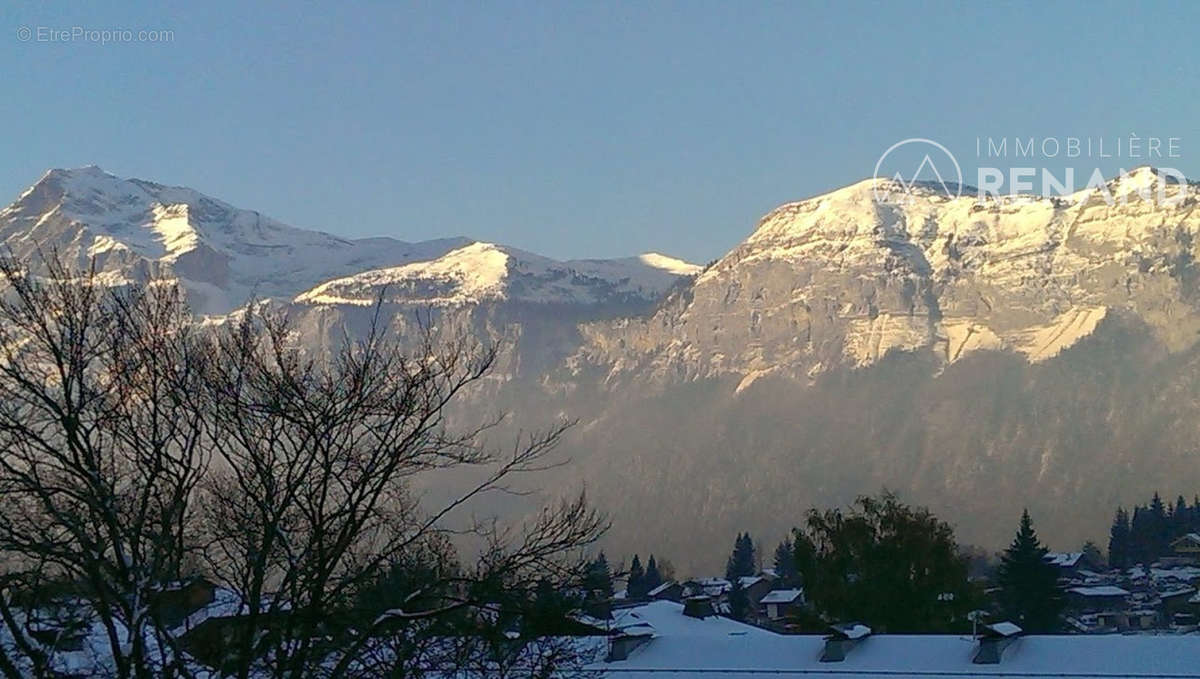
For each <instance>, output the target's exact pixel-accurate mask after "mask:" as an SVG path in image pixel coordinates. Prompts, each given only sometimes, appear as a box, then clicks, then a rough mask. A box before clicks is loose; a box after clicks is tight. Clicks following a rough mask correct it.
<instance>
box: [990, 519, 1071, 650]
mask: <svg viewBox="0 0 1200 679" xmlns="http://www.w3.org/2000/svg"><path fill="white" fill-rule="evenodd" d="M1045 557H1046V548H1045V547H1044V546H1042V544H1041V542H1040V541H1039V540H1038V536H1037V532H1036V531H1034V529H1033V520H1032V519H1030V518H1029V511H1028V510H1026V511H1024V512H1022V514H1021V527H1020V528H1019V529H1018V530H1017V535H1016V537H1015V538H1014V539H1013V542H1012V545H1010V546H1009V548H1008V549H1007V550H1006V551H1005V552H1004V555H1003V556H1002V557H1001V563H1000V568H999V571H998V573H997V582H998V584H999V585H1000V603H1001V606H1002V608H1003V609H1004V612H1005V614H1006V615H1007V616H1008V617H1009V618H1011V619H1012V620H1013V621H1014V622H1016V623H1017V624H1018V625H1020V626H1021V627H1022V628H1023V629H1024V630H1025V631H1027V632H1032V633H1040V634H1045V633H1049V632H1054V631H1055V630H1057V629H1058V616H1059V612H1060V611H1061V610H1062V595H1061V593H1060V592H1059V589H1058V569H1057V568H1055V567H1054V565H1052V564H1049V563H1047V562H1046V558H1045Z"/></svg>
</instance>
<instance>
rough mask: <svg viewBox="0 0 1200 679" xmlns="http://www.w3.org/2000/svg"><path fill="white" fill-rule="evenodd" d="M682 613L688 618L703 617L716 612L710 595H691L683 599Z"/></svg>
mask: <svg viewBox="0 0 1200 679" xmlns="http://www.w3.org/2000/svg"><path fill="white" fill-rule="evenodd" d="M683 614H684V615H686V616H688V617H689V618H700V619H704V618H707V617H709V616H710V615H716V614H717V612H716V610H714V609H713V603H712V597H709V596H692V597H688V598H686V599H684V600H683Z"/></svg>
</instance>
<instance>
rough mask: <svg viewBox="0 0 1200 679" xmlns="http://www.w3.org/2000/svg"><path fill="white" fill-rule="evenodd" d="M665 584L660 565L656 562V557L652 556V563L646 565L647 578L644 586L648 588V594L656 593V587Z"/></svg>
mask: <svg viewBox="0 0 1200 679" xmlns="http://www.w3.org/2000/svg"><path fill="white" fill-rule="evenodd" d="M661 584H663V579H662V575H661V574H659V572H658V563H657V562H656V561H655V560H654V555H653V554H651V555H650V562H649V563H647V564H646V578H645V580H643V586H644V587H645V588H646V594H649V593H650V592H652V591H654V588H655V587H658V586H659V585H661Z"/></svg>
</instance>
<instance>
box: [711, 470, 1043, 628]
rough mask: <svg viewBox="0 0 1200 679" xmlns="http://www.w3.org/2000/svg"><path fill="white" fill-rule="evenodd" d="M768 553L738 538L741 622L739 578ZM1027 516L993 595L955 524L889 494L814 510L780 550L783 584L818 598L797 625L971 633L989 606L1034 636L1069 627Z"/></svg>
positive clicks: (733, 600)
mask: <svg viewBox="0 0 1200 679" xmlns="http://www.w3.org/2000/svg"><path fill="white" fill-rule="evenodd" d="M758 553H759V549H758V547H756V546H755V545H754V543H753V540H752V539H751V537H750V535H749V534H748V533H743V534H739V535H738V537H737V539H736V541H735V544H734V549H733V551H732V553H731V554H730V557H729V560H728V567H727V569H726V576H727V578H728V579H730V581H731V583H733V586H734V589H733V590H732V591H731V592H730V608H731V609H732V616H733V617H735V618H737V617H740V614H744V612H745V608H746V603H745V602H744V601H743V599H742V595H741V593H740V587H739V581H738V578H740V577H743V576H746V575H751V574H753V573H754V572H756V570H755V569H754V566H753V564H754V563H755V562H756V555H757V554H758ZM1046 554H1047V549H1046V547H1045V546H1044V545H1043V544H1042V543H1041V541H1040V540H1039V538H1038V536H1037V533H1036V531H1035V530H1034V527H1033V520H1032V519H1031V518H1030V516H1029V514H1028V512H1025V513H1023V514H1022V516H1021V521H1020V524H1019V526H1018V528H1017V531H1016V534H1015V536H1014V538H1013V541H1012V544H1011V545H1010V546H1009V547H1008V549H1007V550H1005V551H1004V552H1003V554H1002V555H1001V561H1000V564H999V566H998V567H997V569H996V574H995V578H994V583H993V584H994V585H995V586H996V589H995V591H994V596H992V597H990V598H989V596H987V595H986V594H985V591H984V588H983V586H982V584H981V583H979V582H973V581H972V580H971V579H970V578H969V577H968V565H969V562H970V560H971V558H972V555H971V554H970V553H969V551H968V549H967V548H965V547H963V546H961V545H959V544H958V542H957V541H956V540H955V537H954V530H953V528H952V527H951V526H950V525H949V524H948V523H946V522H945V521H942V520H941V519H939V518H937V517H936V516H934V515H933V514H932V513H931V512H930V511H929V510H928V509H927V508H924V507H911V506H909V505H907V504H905V503H903V502H901V501H900V499H899V498H898V497H897V496H896V495H894V494H892V493H890V492H884V493H882V494H881V495H879V496H876V497H860V498H859V499H858V500H857V501H855V503H854V504H853V505H852V506H851V507H850V508H849V509H848V510H842V509H817V508H813V509H811V510H809V512H808V514H807V515H806V517H805V521H804V523H803V524H802V525H801V526H799V527H797V528H795V529H793V530H792V533H791V535H790V536H789V537H788V538H787V539H785V540H784V541H782V542H781V543H780V544H779V545H778V546H777V547H776V548H775V550H774V553H773V566H774V570H775V574H776V576H777V580H776V583H777V586H779V587H797V586H802V587H803V588H804V590H805V594H806V596H807V598H808V601H809V602H810V608H809V611H808V613H806V614H804V615H802V616H801V617H800V618H798V619H797V620H795V621H793V622H795V623H797V624H798V625H799V626H800V627H801V628H808V629H807V631H822V629H823V627H824V625H827V624H829V623H832V622H849V621H859V622H864V623H866V624H868V625H870V626H871V627H872V628H874V629H875V630H876V631H880V632H891V633H936V632H965V631H969V630H970V628H971V622H970V619H969V617H968V613H970V612H971V611H974V610H978V609H987V610H989V612H990V613H991V614H992V616H993V618H992V619H993V620H1011V621H1013V622H1016V623H1017V624H1019V625H1020V626H1021V627H1022V628H1024V629H1025V630H1026V631H1029V632H1040V633H1046V632H1053V631H1057V630H1058V629H1059V628H1060V622H1059V616H1060V613H1061V610H1062V598H1061V593H1060V592H1059V589H1058V586H1057V578H1058V571H1057V568H1056V567H1055V566H1053V565H1052V564H1050V563H1048V562H1047V561H1046V559H1045V556H1046Z"/></svg>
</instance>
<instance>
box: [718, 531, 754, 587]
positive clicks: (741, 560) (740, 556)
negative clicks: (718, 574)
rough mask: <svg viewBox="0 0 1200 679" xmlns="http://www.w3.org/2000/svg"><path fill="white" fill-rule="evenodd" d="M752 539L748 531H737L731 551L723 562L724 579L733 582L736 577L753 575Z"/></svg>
mask: <svg viewBox="0 0 1200 679" xmlns="http://www.w3.org/2000/svg"><path fill="white" fill-rule="evenodd" d="M754 571H755V558H754V541H753V540H752V539H751V538H750V534H749V533H739V534H738V536H737V539H736V540H734V543H733V553H732V554H730V555H729V561H728V562H726V564H725V579H726V580H729V581H730V582H733V581H734V580H736V579H737V578H741V577H746V576H750V575H754Z"/></svg>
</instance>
